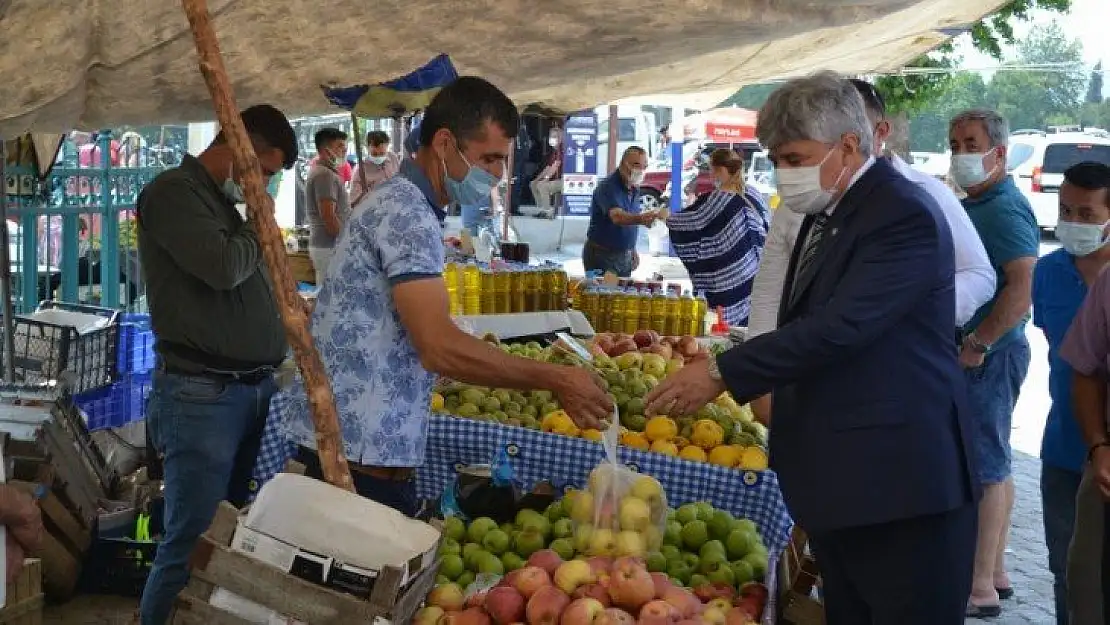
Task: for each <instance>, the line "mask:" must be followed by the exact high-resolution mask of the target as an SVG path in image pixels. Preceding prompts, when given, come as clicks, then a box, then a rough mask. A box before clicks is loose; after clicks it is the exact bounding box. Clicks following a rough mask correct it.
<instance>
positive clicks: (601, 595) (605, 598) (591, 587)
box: [572, 583, 612, 607]
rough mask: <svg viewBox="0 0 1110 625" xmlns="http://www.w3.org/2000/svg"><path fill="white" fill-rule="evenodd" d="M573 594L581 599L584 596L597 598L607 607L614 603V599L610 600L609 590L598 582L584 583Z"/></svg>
mask: <svg viewBox="0 0 1110 625" xmlns="http://www.w3.org/2000/svg"><path fill="white" fill-rule="evenodd" d="M572 596H573V597H574V598H575V599H581V598H583V597H590V598H592V599H597V600H598V601H600V602H601V603H602V605H604V606H605V607H609V606H610V605H612V601H610V600H609V590H608V589H607V588H606V587H605V586H604V585H602V584H598V583H594V584H583V585H582V586H579V587H578V588H577V589H576V590H575V591H574V594H573V595H572Z"/></svg>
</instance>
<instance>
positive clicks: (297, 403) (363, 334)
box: [283, 160, 444, 467]
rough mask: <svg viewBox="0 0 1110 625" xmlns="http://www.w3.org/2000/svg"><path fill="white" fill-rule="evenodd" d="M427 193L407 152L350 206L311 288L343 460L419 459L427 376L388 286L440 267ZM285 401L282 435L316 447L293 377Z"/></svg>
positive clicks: (435, 219)
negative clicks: (319, 280)
mask: <svg viewBox="0 0 1110 625" xmlns="http://www.w3.org/2000/svg"><path fill="white" fill-rule="evenodd" d="M433 198H434V196H433V194H432V189H431V185H430V184H429V182H428V179H427V177H426V176H425V175H424V173H423V172H422V171H421V170H420V169H419V168H418V167H417V166H416V164H415V163H413V162H412V161H410V160H406V161H405V162H404V163H403V164H402V165H401V171H400V175H398V176H394V177H393V178H390V179H389V180H388V181H386V182H383V183H382V184H380V185H378V186H377V187H376V188H375V189H374V192H373V193H371V194H370V195H369V196H368V197H367V198H366V199H365V200H363V201H362V202H360V203H359V204H358V206H356V207H354V209H353V210H352V213H351V216H350V218H349V219H348V221H347V223H346V225H345V226H344V228H343V231H342V232H341V233H340V235H339V239H338V240H337V241H336V245H335V256H334V257H333V258H332V261H331V264H332V266H333V269H332V271H331V273H330V274H329V280H326V281H325V282H324V284H323V287H322V288H321V289H320V292H319V294H318V295H317V299H316V309H315V312H314V313H313V315H312V338H313V339H314V340H315V342H316V348H317V349H318V350H319V351H320V357H321V358H322V359H323V361H324V366H325V367H326V368H327V371H328V375H329V377H330V378H331V383H332V389H333V391H334V392H335V403H336V408H337V409H338V411H339V425H340V428H341V429H342V431H343V443H344V447H345V452H346V455H347V458H348V459H349V460H350V461H351V462H355V463H358V464H363V465H372V466H387V467H415V466H420V465H421V464H423V463H424V446H425V442H426V434H427V423H428V418H429V416H430V410H429V403H430V399H431V393H432V386H433V384H434V382H435V376H434V375H433V374H432V373H430V372H428V371H426V370H425V369H424V368H423V367H422V366H421V364H420V359H419V357H418V356H417V353H416V349H415V348H414V347H413V345H412V342H411V341H410V340H409V336H408V333H407V332H406V331H405V328H404V326H403V325H402V324H401V320H400V318H399V317H398V315H397V309H396V308H395V307H394V305H393V299H392V297H391V288H392V287H393V286H395V285H396V284H398V283H401V282H406V281H410V280H421V279H426V278H431V277H439V276H440V275H442V273H443V258H444V249H443V225H442V219H443V212H442V209H441V208H440V207H439V206H437V205H436V203H435V200H434V199H433ZM335 268H338V271H337V270H336V269H335ZM285 410H286V412H285V414H284V415H283V416H284V419H285V422H286V424H287V427H288V431H289V437H290V439H291V440H292V441H293V442H295V443H297V444H300V445H304V446H305V447H309V448H311V449H315V448H316V432H315V428H314V427H313V425H312V420H311V419H310V418H309V415H308V402H307V400H306V398H305V393H304V387H303V384H302V383H301V381H300V380H297V381H296V382H295V383H294V385H293V386H292V387H291V388H290V389H289V402H288V404H287V406H286V408H285Z"/></svg>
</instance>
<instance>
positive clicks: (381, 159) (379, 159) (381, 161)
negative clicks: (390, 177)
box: [368, 154, 389, 165]
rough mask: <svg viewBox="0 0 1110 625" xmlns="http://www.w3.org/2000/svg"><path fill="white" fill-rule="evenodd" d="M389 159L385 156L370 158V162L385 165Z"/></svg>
mask: <svg viewBox="0 0 1110 625" xmlns="http://www.w3.org/2000/svg"><path fill="white" fill-rule="evenodd" d="M387 158H389V157H388V156H386V155H384V154H383V155H381V156H370V157H369V159H368V160H369V161H370V162H371V163H373V164H375V165H383V164H385V160H386V159H387Z"/></svg>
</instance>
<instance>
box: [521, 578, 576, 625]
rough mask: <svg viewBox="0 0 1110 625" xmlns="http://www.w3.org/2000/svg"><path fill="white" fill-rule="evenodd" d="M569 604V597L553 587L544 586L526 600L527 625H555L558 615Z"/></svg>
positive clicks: (557, 621)
mask: <svg viewBox="0 0 1110 625" xmlns="http://www.w3.org/2000/svg"><path fill="white" fill-rule="evenodd" d="M569 603H570V597H568V596H566V595H565V594H563V591H561V590H559V589H558V588H556V587H554V586H544V587H543V588H540V589H539V590H537V591H536V594H534V595H532V598H531V599H529V600H528V607H527V608H526V609H525V613H526V614H527V616H528V623H529V625H557V624H558V623H559V615H561V614H562V613H563V610H564V609H566V607H567V604H569Z"/></svg>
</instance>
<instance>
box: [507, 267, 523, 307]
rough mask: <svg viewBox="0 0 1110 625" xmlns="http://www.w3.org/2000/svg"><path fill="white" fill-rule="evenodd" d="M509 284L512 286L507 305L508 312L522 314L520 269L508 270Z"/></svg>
mask: <svg viewBox="0 0 1110 625" xmlns="http://www.w3.org/2000/svg"><path fill="white" fill-rule="evenodd" d="M509 275H510V276H511V277H510V278H509V284H510V285H512V299H511V300H510V304H509V306H510V307H509V311H510V312H514V313H522V312H524V299H525V298H524V272H523V271H522V270H521V269H520V267H512V268H511V269H510V270H509Z"/></svg>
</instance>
